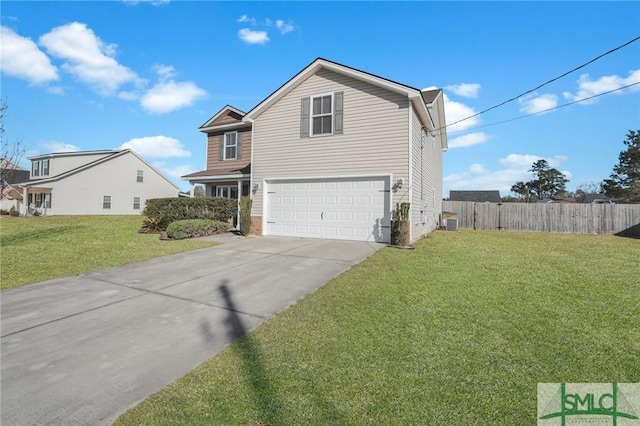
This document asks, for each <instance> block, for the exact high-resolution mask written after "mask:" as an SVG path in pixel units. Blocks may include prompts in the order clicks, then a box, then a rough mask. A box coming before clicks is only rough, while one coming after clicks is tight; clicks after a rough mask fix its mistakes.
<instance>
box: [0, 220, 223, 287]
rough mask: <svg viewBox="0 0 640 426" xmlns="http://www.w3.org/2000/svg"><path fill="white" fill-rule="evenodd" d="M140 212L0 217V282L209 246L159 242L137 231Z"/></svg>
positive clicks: (29, 280)
mask: <svg viewBox="0 0 640 426" xmlns="http://www.w3.org/2000/svg"><path fill="white" fill-rule="evenodd" d="M142 219H143V217H142V216H50V217H26V218H25V217H20V218H11V217H2V219H0V274H1V275H0V277H1V280H0V281H1V287H2V288H3V289H4V288H9V287H15V286H18V285H22V284H27V283H32V282H35V281H42V280H46V279H50V278H56V277H61V276H66V275H75V274H79V273H81V272H87V271H91V270H94V269H100V268H106V267H109V266H115V265H122V264H125V263H130V262H137V261H140V260H146V259H151V258H154V257H159V256H164V255H168V254H174V253H179V252H183V251H187V250H194V249H197V248H202V247H210V246H212V245H214V243H211V242H206V241H196V240H193V241H190V240H181V241H160V239H159V237H158V235H152V234H138V232H137V231H138V229H140V227H141V225H142Z"/></svg>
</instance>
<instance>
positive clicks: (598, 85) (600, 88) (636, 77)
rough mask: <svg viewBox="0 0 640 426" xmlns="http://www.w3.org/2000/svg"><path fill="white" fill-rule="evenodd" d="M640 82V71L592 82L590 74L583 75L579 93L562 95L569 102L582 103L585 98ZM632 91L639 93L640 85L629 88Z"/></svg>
mask: <svg viewBox="0 0 640 426" xmlns="http://www.w3.org/2000/svg"><path fill="white" fill-rule="evenodd" d="M639 82H640V69H638V70H632V71H630V72H629V76H628V77H626V78H625V77H620V76H618V75H608V76H604V77H600V78H599V79H597V80H591V77H589V74H582V75H581V76H580V77H579V78H578V92H577V93H576V94H575V95H574V94H572V93H571V92H563V93H562V95H563V96H564V97H565V99H567V100H568V101H571V102H575V101H580V100H582V99H585V98H589V97H591V96H595V95H598V94H600V93H603V92H608V91H610V90H616V89H619V88H621V87H624V86H628V85H630V84H634V83H639ZM629 90H630V91H638V90H640V85H637V86H633V87H630V88H629ZM623 92H624V91H622V90H620V91H617V92H613V93H617V94H622V93H623ZM596 101H597V98H596V99H589V100H587V101H584V102H582V103H583V104H592V103H594V102H596Z"/></svg>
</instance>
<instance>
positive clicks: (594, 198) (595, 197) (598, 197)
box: [582, 194, 612, 204]
mask: <svg viewBox="0 0 640 426" xmlns="http://www.w3.org/2000/svg"><path fill="white" fill-rule="evenodd" d="M611 201H612V200H611V198H609V197H607V196H606V195H604V194H584V197H583V198H582V203H583V204H592V203H593V204H608V203H610V202H611Z"/></svg>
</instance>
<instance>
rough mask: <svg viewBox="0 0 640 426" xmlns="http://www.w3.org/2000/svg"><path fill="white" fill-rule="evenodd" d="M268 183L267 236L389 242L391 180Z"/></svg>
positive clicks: (358, 179) (357, 179) (364, 179)
mask: <svg viewBox="0 0 640 426" xmlns="http://www.w3.org/2000/svg"><path fill="white" fill-rule="evenodd" d="M267 185H268V188H267V193H268V199H267V229H266V234H268V235H290V236H298V237H313V238H337V239H348V240H364V241H381V242H388V241H389V219H390V218H389V213H390V212H389V210H390V207H389V206H390V197H391V194H390V184H389V178H355V179H327V180H320V179H319V180H308V181H304V180H303V181H289V182H287V181H279V182H268V181H267Z"/></svg>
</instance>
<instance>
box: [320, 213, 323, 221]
mask: <svg viewBox="0 0 640 426" xmlns="http://www.w3.org/2000/svg"><path fill="white" fill-rule="evenodd" d="M320 219H322V220H324V212H322V213H320Z"/></svg>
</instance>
